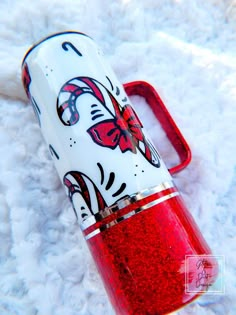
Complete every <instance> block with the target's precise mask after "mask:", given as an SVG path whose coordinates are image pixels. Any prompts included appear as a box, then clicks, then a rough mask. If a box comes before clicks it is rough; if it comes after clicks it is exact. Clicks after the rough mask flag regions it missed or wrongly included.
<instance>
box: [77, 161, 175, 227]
mask: <svg viewBox="0 0 236 315" xmlns="http://www.w3.org/2000/svg"><path fill="white" fill-rule="evenodd" d="M98 164H99V165H98ZM97 165H98V167H99V169H100V171H101V167H100V166H101V164H100V163H97ZM102 180H104V173H103V176H102ZM174 187H175V186H174V183H173V182H164V183H162V184H160V185H158V186H154V187H151V188H147V189H143V190H141V191H140V192H137V193H135V194H132V195H130V196H126V197H124V198H122V199H120V200H118V201H117V202H116V203H115V204H114V205H112V206H109V207H107V208H106V209H101V210H100V211H99V212H98V213H96V214H95V215H91V216H90V217H89V218H87V219H86V220H85V221H84V222H82V223H81V226H80V227H81V229H82V231H85V230H86V229H87V228H89V227H91V226H92V225H93V224H95V223H97V222H99V221H101V220H103V219H104V218H106V217H108V216H110V215H113V214H114V213H115V212H117V211H120V210H122V209H124V208H125V207H127V206H129V205H132V204H135V203H136V202H137V201H140V200H142V199H144V198H147V197H150V196H151V195H154V194H157V193H161V192H164V191H165V190H167V189H171V188H174Z"/></svg>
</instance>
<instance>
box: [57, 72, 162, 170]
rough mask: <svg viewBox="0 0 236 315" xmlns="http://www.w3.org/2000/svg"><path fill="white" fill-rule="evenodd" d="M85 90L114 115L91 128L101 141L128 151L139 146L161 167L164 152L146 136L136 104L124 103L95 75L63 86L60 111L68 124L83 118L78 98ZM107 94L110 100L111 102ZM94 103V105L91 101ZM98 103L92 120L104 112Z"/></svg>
mask: <svg viewBox="0 0 236 315" xmlns="http://www.w3.org/2000/svg"><path fill="white" fill-rule="evenodd" d="M102 91H105V93H106V94H107V95H103V93H104V92H102ZM66 93H67V96H68V97H67V98H66V100H65V101H63V102H61V101H60V100H61V99H65V97H62V96H63V94H66ZM85 94H89V95H92V96H93V97H94V98H95V99H96V100H97V101H99V103H100V104H102V106H103V108H104V109H105V110H106V111H107V112H109V114H110V116H111V118H109V119H104V120H101V121H99V122H97V123H95V124H94V125H92V126H91V127H90V128H88V129H87V132H88V133H89V135H90V136H91V138H92V140H93V141H94V142H95V143H96V144H97V145H99V146H102V147H106V148H110V149H112V150H114V149H116V148H117V147H119V148H120V150H121V152H122V153H125V152H126V151H130V152H132V153H137V149H138V150H139V151H140V152H141V154H142V155H143V156H144V157H145V158H146V159H147V160H148V161H149V162H150V163H151V164H152V165H153V166H155V167H160V156H159V154H158V153H157V151H156V150H155V148H154V146H153V145H152V143H151V142H150V141H149V140H148V139H147V138H146V137H145V135H144V133H143V130H142V129H143V125H142V123H141V122H140V120H139V118H138V116H137V115H136V113H135V111H134V110H133V108H132V107H131V106H130V105H125V106H124V107H121V106H120V104H119V103H118V102H117V100H116V98H115V97H114V96H113V95H112V94H111V92H110V91H109V90H108V89H107V88H106V87H105V86H104V85H103V84H101V83H100V82H98V81H97V80H95V79H91V78H88V77H77V78H74V79H72V80H70V81H68V82H67V83H66V84H64V85H63V86H62V88H61V90H60V93H59V96H58V99H57V113H58V116H59V118H60V120H61V122H62V123H63V124H64V125H66V126H73V125H75V124H77V123H78V122H79V119H80V115H79V111H78V109H77V105H78V103H77V102H79V98H80V97H81V96H82V95H85ZM107 96H108V101H109V102H110V104H108V103H107ZM108 105H111V106H110V107H112V108H113V111H112V110H111V109H109V107H108ZM91 106H93V105H92V104H91ZM94 107H95V108H94V109H93V110H92V111H91V115H92V118H91V119H92V121H95V120H97V119H98V118H101V117H102V116H103V113H102V112H101V110H100V109H96V105H95V104H94Z"/></svg>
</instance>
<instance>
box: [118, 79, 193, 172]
mask: <svg viewBox="0 0 236 315" xmlns="http://www.w3.org/2000/svg"><path fill="white" fill-rule="evenodd" d="M124 88H125V91H126V93H127V94H128V95H129V96H131V95H139V96H142V97H144V98H145V100H146V101H147V103H148V104H149V105H150V107H151V109H152V111H153V113H154V115H155V116H156V118H157V119H158V120H159V122H160V124H161V126H162V128H163V129H164V131H165V133H166V135H167V137H168V139H169V140H170V142H171V143H172V145H173V147H174V148H175V150H176V152H177V154H178V156H179V158H180V164H178V165H176V166H174V167H172V168H171V169H169V172H170V173H171V174H175V173H177V172H179V171H181V170H182V169H184V168H185V167H186V166H187V165H188V164H189V163H190V161H191V151H190V148H189V145H188V144H187V142H186V140H185V139H184V137H183V135H182V134H181V132H180V130H179V128H178V127H177V126H176V123H175V122H174V120H173V118H172V117H171V115H170V113H169V112H168V110H167V109H166V107H165V105H164V103H163V102H162V100H161V98H160V96H159V95H158V94H157V92H156V90H155V89H154V87H153V86H151V85H150V84H149V83H147V82H145V81H134V82H129V83H126V84H124Z"/></svg>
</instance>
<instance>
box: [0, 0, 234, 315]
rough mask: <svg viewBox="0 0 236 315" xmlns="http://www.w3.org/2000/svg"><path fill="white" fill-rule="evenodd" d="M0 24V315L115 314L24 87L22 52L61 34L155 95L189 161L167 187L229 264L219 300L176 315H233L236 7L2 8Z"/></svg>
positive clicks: (182, 1) (170, 3) (122, 1)
mask: <svg viewBox="0 0 236 315" xmlns="http://www.w3.org/2000/svg"><path fill="white" fill-rule="evenodd" d="M0 23H1V24H0V39H1V40H0V109H1V110H0V314H1V315H16V314H17V315H36V314H37V315H100V314H102V315H105V314H107V315H113V314H114V312H113V310H112V308H111V306H110V302H109V301H108V299H107V296H106V293H105V290H104V288H103V285H102V283H101V280H100V278H99V276H98V274H97V271H96V269H95V266H94V263H93V261H92V258H91V256H90V253H89V251H88V249H87V246H86V243H85V241H84V239H83V236H82V233H81V232H80V231H79V228H78V225H77V224H76V220H75V217H74V213H73V210H72V207H71V206H70V204H69V201H68V200H67V197H66V195H65V191H64V188H63V187H62V185H61V183H60V181H59V178H58V175H57V174H56V171H55V169H54V166H53V163H52V160H51V158H50V156H49V153H48V151H47V147H46V145H45V143H44V140H43V138H42V136H41V131H40V128H39V127H38V125H37V121H36V119H35V116H34V113H33V110H32V108H31V106H29V105H28V102H27V98H26V95H25V92H24V90H23V87H22V84H21V79H20V76H21V60H22V58H23V56H24V54H25V52H26V50H27V49H28V48H29V47H30V46H31V45H32V44H33V43H35V42H36V41H38V40H39V39H41V38H42V37H45V36H47V35H49V34H51V33H54V32H59V31H64V30H77V31H81V32H84V33H87V34H88V35H90V36H91V37H93V38H94V39H95V41H96V42H97V43H98V45H99V46H100V47H101V48H102V50H103V51H104V52H105V54H106V57H107V59H108V61H109V62H110V64H111V65H112V67H113V69H114V71H115V72H116V74H117V76H118V78H119V79H120V81H121V82H123V83H125V82H128V81H132V80H140V79H141V80H146V81H148V82H150V83H152V84H153V85H154V86H155V87H156V89H157V90H158V92H159V94H160V95H161V97H162V99H163V100H164V102H165V103H166V106H167V107H168V109H169V111H170V112H171V114H172V116H173V117H174V119H175V121H176V122H177V124H178V126H179V127H180V129H181V131H182V132H183V134H184V135H185V137H186V139H187V141H188V143H189V145H190V147H191V149H192V155H193V158H192V163H191V164H190V165H189V167H188V168H187V169H186V170H184V171H182V172H181V173H179V174H178V175H177V176H176V177H175V183H176V184H177V186H178V188H179V190H180V191H181V192H182V195H183V197H184V199H185V201H186V204H187V206H188V207H189V209H190V211H191V213H192V214H193V216H194V218H195V220H196V222H197V224H198V225H199V227H200V229H201V231H202V233H203V235H204V237H205V239H206V240H207V242H208V244H209V245H210V247H211V249H212V251H213V252H214V254H216V255H224V256H225V261H226V265H225V274H224V275H223V280H224V283H225V293H224V294H223V293H222V294H218V295H210V294H207V295H205V296H203V297H202V298H200V299H198V300H196V301H195V302H194V303H192V304H190V305H189V306H187V307H186V308H184V309H182V310H180V311H178V312H177V314H179V315H190V314H191V315H213V314H216V315H226V314H230V315H234V314H236V303H235V301H236V255H235V253H236V212H235V204H236V140H235V139H236V55H235V53H236V3H235V2H234V1H232V0H231V1H230V0H191V1H189V0H166V1H161V0H160V1H158V0H115V1H109V0H96V1H95V0H88V1H85V0H77V1H73V0H67V1H62V0H50V1H48V0H38V1H31V0H21V1H17V0H1V3H0ZM135 103H136V104H134V105H136V106H137V107H139V113H140V116H141V119H142V120H143V122H144V125H145V126H146V128H147V129H148V131H149V134H150V135H151V137H152V139H153V141H154V142H156V143H159V142H160V141H158V139H157V137H158V135H157V128H156V126H155V124H154V123H153V121H154V120H153V116H152V114H151V113H150V111H148V110H147V109H146V108H141V106H139V105H140V104H139V103H140V100H139V99H137V100H136V102H135ZM158 145H159V144H158ZM159 149H160V151H161V153H162V155H163V158H164V159H165V160H166V162H167V164H168V163H170V162H171V161H172V154H171V153H169V152H170V151H171V150H170V148H169V146H168V145H166V144H165V143H162V144H161V146H159ZM138 315H141V314H138Z"/></svg>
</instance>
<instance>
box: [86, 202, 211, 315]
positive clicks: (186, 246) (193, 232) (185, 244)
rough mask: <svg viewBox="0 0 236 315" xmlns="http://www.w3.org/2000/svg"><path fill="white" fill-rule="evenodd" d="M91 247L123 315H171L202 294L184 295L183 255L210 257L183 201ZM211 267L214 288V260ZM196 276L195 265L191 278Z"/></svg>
mask: <svg viewBox="0 0 236 315" xmlns="http://www.w3.org/2000/svg"><path fill="white" fill-rule="evenodd" d="M143 205H145V204H143ZM88 245H89V247H90V250H91V252H92V255H93V257H94V259H95V262H96V264H97V267H98V270H99V272H100V274H101V276H102V278H103V281H104V284H105V287H106V290H107V292H108V295H109V297H110V299H111V301H112V304H113V307H114V309H115V311H116V312H117V314H119V315H162V314H168V313H170V312H173V311H175V310H177V309H178V308H180V307H182V306H184V305H185V304H187V303H189V302H191V301H192V300H193V299H195V298H196V297H197V296H199V295H200V294H201V291H200V290H199V292H194V293H192V294H187V293H186V290H185V288H186V283H185V279H186V277H185V255H203V254H204V255H207V254H211V251H210V249H209V247H208V245H207V244H206V242H205V240H204V239H203V237H202V235H201V233H200V231H199V229H198V227H197V226H196V224H195V222H194V220H193V218H192V217H191V215H190V214H189V213H188V211H187V209H186V208H185V206H184V203H183V201H182V198H181V197H180V196H176V197H174V198H171V199H169V200H166V201H164V202H162V203H160V204H158V205H155V206H154V207H152V208H150V209H148V210H146V211H143V212H140V213H139V214H138V215H135V216H133V217H131V218H128V219H126V220H124V221H122V222H120V223H119V224H116V225H114V226H112V227H111V228H109V229H107V230H105V231H103V232H101V233H99V234H97V235H95V236H94V237H92V238H91V239H89V240H88ZM208 266H211V268H209V270H210V271H209V278H208V281H209V283H213V282H214V280H215V278H216V275H217V264H216V262H215V260H214V258H213V257H212V256H211V257H209V260H208ZM197 272H198V270H197V266H196V268H195V267H194V266H192V268H191V275H190V276H189V277H188V279H190V281H191V279H193V278H195V277H196V276H197ZM195 273H196V275H195Z"/></svg>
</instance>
